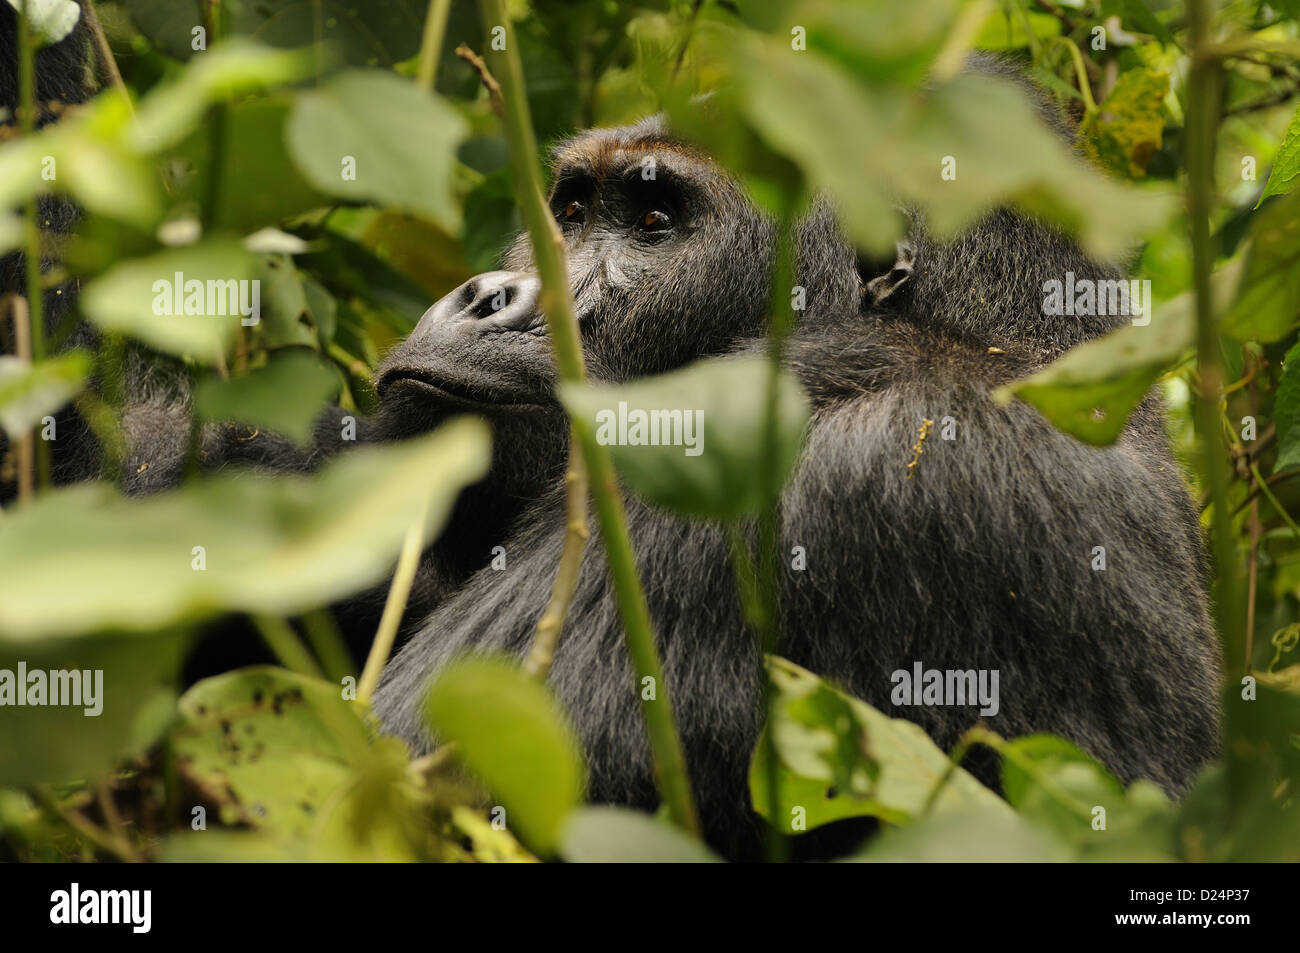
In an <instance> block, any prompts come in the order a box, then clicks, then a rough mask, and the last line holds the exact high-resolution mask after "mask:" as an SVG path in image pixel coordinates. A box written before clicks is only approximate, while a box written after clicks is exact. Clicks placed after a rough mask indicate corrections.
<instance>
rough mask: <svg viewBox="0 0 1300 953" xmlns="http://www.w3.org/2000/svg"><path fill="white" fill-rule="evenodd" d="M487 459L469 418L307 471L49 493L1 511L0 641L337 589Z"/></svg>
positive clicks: (439, 516) (349, 589) (333, 595)
mask: <svg viewBox="0 0 1300 953" xmlns="http://www.w3.org/2000/svg"><path fill="white" fill-rule="evenodd" d="M488 457H489V454H488V432H487V428H486V426H485V425H484V424H482V423H481V422H480V421H475V420H470V419H461V420H458V421H453V422H452V423H450V424H447V425H446V426H444V427H442V428H441V429H439V430H438V431H437V432H436V433H433V434H430V435H428V436H425V437H420V438H418V439H415V440H411V441H408V442H405V443H401V444H394V445H388V446H382V447H378V446H376V447H363V448H360V449H358V450H354V451H351V452H349V453H347V454H345V455H344V456H342V457H341V458H340V459H338V460H335V461H333V462H331V463H329V464H328V465H327V466H325V467H323V468H322V469H321V471H320V473H319V474H317V475H315V476H311V477H308V476H296V475H295V476H280V477H268V476H262V475H256V476H251V475H247V474H243V475H241V474H238V473H231V474H221V475H218V476H216V477H214V478H212V479H210V480H207V481H204V482H202V483H198V484H191V485H188V486H185V487H183V488H181V489H179V490H175V491H171V492H168V493H160V494H158V495H156V496H152V497H150V498H148V499H124V498H122V497H120V496H118V495H117V493H116V492H115V491H114V490H113V489H112V488H110V487H108V486H105V485H103V484H88V485H82V486H77V487H72V488H69V489H63V490H56V491H53V492H51V493H47V494H45V495H44V496H42V497H41V498H40V499H39V500H37V501H36V502H35V503H33V504H31V505H29V506H27V507H25V508H23V509H21V510H19V511H17V512H13V513H7V514H6V515H5V518H4V520H3V521H0V579H4V581H5V585H4V586H3V587H0V644H2V643H3V642H4V641H5V640H8V641H10V642H15V643H17V644H19V645H28V644H31V643H32V642H33V641H35V640H40V639H42V638H50V637H55V636H60V637H72V636H78V635H83V634H85V633H87V632H94V631H98V630H101V629H108V628H116V629H121V630H123V631H128V632H149V631H153V630H156V629H161V628H164V627H167V626H175V625H180V624H183V623H186V622H188V621H191V620H197V619H203V618H208V617H211V616H213V615H214V614H217V613H219V612H223V611H236V612H265V613H270V614H274V615H293V614H296V613H300V612H302V611H304V610H307V609H311V608H315V607H317V606H321V605H324V604H326V603H329V602H333V601H336V600H338V599H341V598H343V597H345V596H347V595H349V594H351V593H354V592H358V591H360V590H362V589H365V588H366V587H368V586H371V585H374V584H375V583H377V582H379V581H381V580H382V579H383V578H384V577H385V576H386V575H387V574H388V573H389V572H391V570H392V567H393V563H394V561H395V559H396V556H397V552H398V550H399V549H400V548H401V545H402V541H403V539H404V538H405V536H406V533H407V531H408V529H409V528H410V526H411V523H412V520H413V518H414V517H415V514H418V513H419V512H421V509H422V508H423V507H425V506H426V504H427V505H428V515H427V518H426V520H425V522H424V539H425V540H428V539H430V538H432V536H433V534H434V532H435V531H436V530H437V528H438V527H440V526H441V525H442V524H443V521H444V520H445V519H446V516H447V513H448V512H449V511H450V508H451V505H452V502H453V501H454V500H455V498H456V494H457V493H458V492H459V491H460V489H461V488H462V487H463V486H465V485H467V484H469V483H472V482H474V481H476V480H478V479H479V478H481V477H482V476H483V475H484V473H485V472H486V471H487V464H488ZM197 547H202V549H201V550H198V549H197ZM200 558H201V560H202V562H200ZM200 566H202V567H203V568H200Z"/></svg>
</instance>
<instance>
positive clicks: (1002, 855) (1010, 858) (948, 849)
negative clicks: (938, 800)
mask: <svg viewBox="0 0 1300 953" xmlns="http://www.w3.org/2000/svg"><path fill="white" fill-rule="evenodd" d="M845 859H846V861H849V862H852V863H878V864H897V863H909V864H914V863H949V864H965V863H971V864H980V863H1049V862H1054V861H1064V860H1069V859H1070V857H1069V855H1068V852H1067V851H1066V850H1065V848H1064V847H1063V846H1062V845H1060V844H1058V843H1056V842H1054V841H1053V840H1052V838H1051V837H1050V836H1049V835H1048V834H1047V833H1045V832H1044V831H1041V830H1039V829H1038V828H1035V827H1034V826H1033V825H1031V824H1029V823H1027V822H1026V821H1024V820H1022V819H1021V818H1019V817H1017V816H1016V815H1015V814H1013V813H1012V812H1010V811H998V810H991V809H985V810H978V811H967V812H961V811H954V812H950V813H946V814H937V815H934V816H931V817H926V818H924V819H922V820H920V821H918V822H917V823H915V824H911V825H909V826H907V827H904V828H902V829H901V830H886V831H883V832H882V833H881V834H880V835H879V836H877V837H875V838H873V839H872V840H871V841H870V842H869V843H868V844H867V847H866V849H865V850H863V851H862V852H861V853H858V854H855V855H854V856H852V857H848V858H845Z"/></svg>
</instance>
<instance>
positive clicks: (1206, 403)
mask: <svg viewBox="0 0 1300 953" xmlns="http://www.w3.org/2000/svg"><path fill="white" fill-rule="evenodd" d="M1186 10H1187V27H1188V39H1189V43H1188V47H1189V53H1190V56H1191V61H1192V63H1191V70H1190V71H1189V73H1188V76H1187V105H1186V110H1185V111H1186V115H1187V130H1186V137H1187V149H1186V171H1187V214H1188V219H1189V220H1190V222H1191V229H1192V287H1193V289H1194V290H1195V294H1196V371H1197V377H1198V379H1199V387H1198V388H1197V391H1196V407H1195V412H1196V413H1195V416H1196V430H1197V433H1198V436H1199V440H1200V458H1201V461H1200V463H1201V475H1202V477H1203V479H1204V480H1205V487H1206V489H1207V490H1208V491H1209V501H1210V512H1211V527H1210V538H1211V549H1212V552H1213V556H1214V600H1213V601H1214V616H1215V625H1216V628H1217V629H1218V632H1219V641H1220V646H1221V650H1222V653H1223V671H1224V675H1225V677H1226V678H1227V680H1228V683H1229V684H1232V683H1234V682H1237V681H1239V680H1240V677H1241V676H1242V675H1243V674H1244V672H1245V638H1244V636H1245V632H1244V630H1243V628H1244V627H1243V622H1242V620H1243V612H1244V603H1243V600H1242V598H1241V593H1240V591H1239V589H1240V587H1239V585H1238V579H1237V573H1236V549H1237V547H1236V541H1235V539H1234V538H1233V530H1232V512H1231V510H1229V508H1228V479H1229V473H1228V460H1227V456H1226V455H1225V453H1224V452H1223V445H1222V438H1221V437H1220V429H1219V403H1220V401H1221V399H1222V393H1223V385H1224V381H1225V377H1224V369H1223V357H1222V354H1221V353H1220V348H1219V337H1218V333H1217V329H1216V327H1215V320H1214V302H1213V297H1212V289H1211V283H1210V274H1211V271H1212V269H1213V265H1214V254H1215V249H1214V245H1213V240H1212V238H1211V235H1210V215H1211V212H1212V211H1213V208H1212V204H1213V199H1214V149H1215V138H1216V134H1217V132H1218V120H1219V107H1220V103H1219V92H1220V64H1219V61H1218V60H1217V59H1216V58H1215V56H1214V53H1213V51H1212V49H1211V37H1210V14H1211V4H1210V2H1209V0H1188V3H1187V5H1186ZM1235 760H1237V759H1229V765H1231V764H1232V763H1233V762H1234V761H1235ZM1239 775H1240V771H1233V770H1229V774H1228V790H1229V798H1230V799H1231V800H1233V801H1236V800H1237V799H1238V798H1239V796H1240V791H1241V787H1242V783H1241V778H1240V777H1239Z"/></svg>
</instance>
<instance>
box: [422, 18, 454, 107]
mask: <svg viewBox="0 0 1300 953" xmlns="http://www.w3.org/2000/svg"><path fill="white" fill-rule="evenodd" d="M450 12H451V0H429V12H428V14H427V15H426V16H425V18H424V39H423V40H421V41H420V65H419V69H418V71H417V72H416V74H415V81H416V83H417V84H418V85H419V87H420V88H421V89H422V90H424V91H425V92H426V93H431V92H433V83H434V80H435V79H436V78H437V74H438V54H439V53H441V52H442V40H443V37H444V36H446V35H447V15H448V14H449V13H450Z"/></svg>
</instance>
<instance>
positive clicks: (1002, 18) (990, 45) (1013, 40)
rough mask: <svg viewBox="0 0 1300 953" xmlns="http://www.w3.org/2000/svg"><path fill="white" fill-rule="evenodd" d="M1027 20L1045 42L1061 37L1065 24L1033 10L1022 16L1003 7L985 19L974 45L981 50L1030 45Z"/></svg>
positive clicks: (1047, 14)
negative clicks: (1050, 38) (1052, 37)
mask: <svg viewBox="0 0 1300 953" xmlns="http://www.w3.org/2000/svg"><path fill="white" fill-rule="evenodd" d="M1026 19H1028V21H1029V29H1030V30H1031V31H1032V32H1033V38H1034V39H1037V40H1043V39H1046V38H1048V37H1050V36H1060V34H1061V21H1060V20H1058V19H1056V17H1054V16H1052V15H1051V14H1050V13H1036V12H1032V11H1031V12H1030V13H1028V14H1027V16H1020V15H1017V14H1015V13H1012V12H1010V10H1009V8H1002V9H999V10H994V11H993V12H992V13H990V14H989V15H988V16H987V17H986V18H985V19H984V23H983V24H982V25H981V26H980V31H979V33H977V34H975V39H974V40H973V41H972V43H971V45H972V46H973V47H975V49H977V50H1017V49H1022V48H1024V47H1026V46H1030V45H1031V44H1030V34H1029V33H1028V32H1026V30H1025V20H1026Z"/></svg>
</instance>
